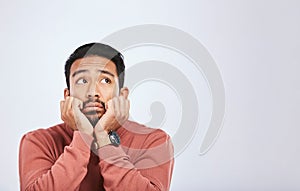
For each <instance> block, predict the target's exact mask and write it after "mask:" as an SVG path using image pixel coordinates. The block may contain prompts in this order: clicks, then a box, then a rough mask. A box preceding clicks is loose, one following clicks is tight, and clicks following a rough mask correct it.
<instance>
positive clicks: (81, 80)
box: [65, 56, 119, 125]
mask: <svg viewBox="0 0 300 191" xmlns="http://www.w3.org/2000/svg"><path fill="white" fill-rule="evenodd" d="M69 80H70V92H69V95H70V96H72V97H75V98H77V99H79V100H81V101H82V102H83V109H82V110H81V111H82V113H83V114H85V116H86V117H87V118H88V119H89V120H90V122H91V123H92V124H93V125H95V124H96V123H97V122H98V120H99V119H100V118H101V116H102V115H103V114H104V113H105V111H106V110H105V103H107V101H109V100H110V99H111V98H113V97H114V96H116V95H117V93H118V91H119V87H118V75H117V70H116V66H115V64H114V63H113V62H112V61H111V60H109V59H107V58H104V57H100V56H89V57H85V58H81V59H77V60H75V62H74V63H73V64H72V66H71V69H70V79H69ZM65 95H66V94H65Z"/></svg>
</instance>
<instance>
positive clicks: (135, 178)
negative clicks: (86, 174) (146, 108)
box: [98, 134, 174, 191]
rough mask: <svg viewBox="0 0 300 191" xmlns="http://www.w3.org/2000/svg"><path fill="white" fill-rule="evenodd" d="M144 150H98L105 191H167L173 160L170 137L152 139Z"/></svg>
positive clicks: (109, 146)
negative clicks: (126, 151)
mask: <svg viewBox="0 0 300 191" xmlns="http://www.w3.org/2000/svg"><path fill="white" fill-rule="evenodd" d="M145 142H146V144H145V145H144V147H143V149H141V148H139V149H134V148H125V149H127V150H128V149H129V151H128V152H129V153H131V154H130V156H134V157H133V158H135V159H131V158H130V156H129V155H127V154H126V153H125V152H124V150H125V149H123V148H122V147H121V146H119V147H115V146H112V145H107V146H104V147H102V148H100V149H99V150H98V154H99V157H100V162H99V164H100V170H101V173H102V176H103V178H104V184H103V185H104V187H105V189H106V190H130V191H140V190H145V191H150V190H151V191H152V190H161V191H162V190H163V191H165V190H169V187H170V182H171V177H172V171H173V165H174V158H173V145H172V143H171V140H170V138H169V136H167V135H166V134H163V136H159V135H157V134H156V135H152V136H150V137H149V138H148V139H146V141H145Z"/></svg>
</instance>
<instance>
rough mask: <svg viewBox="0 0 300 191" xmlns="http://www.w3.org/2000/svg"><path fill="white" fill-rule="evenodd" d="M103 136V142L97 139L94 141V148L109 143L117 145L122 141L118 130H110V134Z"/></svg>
mask: <svg viewBox="0 0 300 191" xmlns="http://www.w3.org/2000/svg"><path fill="white" fill-rule="evenodd" d="M102 138H103V141H102V143H97V141H96V140H94V141H93V145H94V149H96V150H98V149H100V148H101V147H103V146H105V145H109V144H111V145H113V146H116V147H117V146H119V145H120V143H121V141H120V137H119V135H118V133H117V132H116V131H109V132H108V136H104V137H102Z"/></svg>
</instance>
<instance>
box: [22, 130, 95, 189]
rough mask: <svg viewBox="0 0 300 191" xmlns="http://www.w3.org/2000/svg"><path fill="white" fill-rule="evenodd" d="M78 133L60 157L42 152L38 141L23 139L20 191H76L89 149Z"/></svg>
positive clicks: (82, 174) (87, 159)
mask: <svg viewBox="0 0 300 191" xmlns="http://www.w3.org/2000/svg"><path fill="white" fill-rule="evenodd" d="M88 139H89V138H88V137H85V140H84V139H83V138H82V134H80V133H79V132H75V133H74V137H73V140H72V142H71V144H70V145H69V146H66V147H65V148H64V151H63V153H62V154H61V155H60V156H59V158H58V159H57V160H56V161H54V159H53V158H52V157H51V156H49V154H48V153H47V154H46V153H45V152H43V151H42V150H40V149H41V146H40V145H39V141H36V140H34V139H28V138H26V137H24V138H23V139H22V141H21V145H20V156H19V165H20V184H21V190H28V191H29V190H34V191H37V190H47V191H52V190H53V191H54V190H55V191H58V190H76V188H77V187H78V186H79V184H80V182H81V181H82V179H83V178H84V176H85V175H86V172H87V164H88V161H89V155H90V149H89V148H88V144H87V143H86V141H88Z"/></svg>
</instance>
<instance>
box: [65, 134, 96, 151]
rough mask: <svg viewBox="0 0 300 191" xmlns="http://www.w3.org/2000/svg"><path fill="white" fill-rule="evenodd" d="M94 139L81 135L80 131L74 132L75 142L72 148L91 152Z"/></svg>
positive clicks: (73, 141)
mask: <svg viewBox="0 0 300 191" xmlns="http://www.w3.org/2000/svg"><path fill="white" fill-rule="evenodd" d="M93 140H94V137H92V136H90V135H87V134H85V133H81V132H80V131H74V134H73V140H72V143H71V145H70V146H72V147H76V148H78V149H80V150H82V151H86V152H90V149H91V144H92V142H93Z"/></svg>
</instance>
